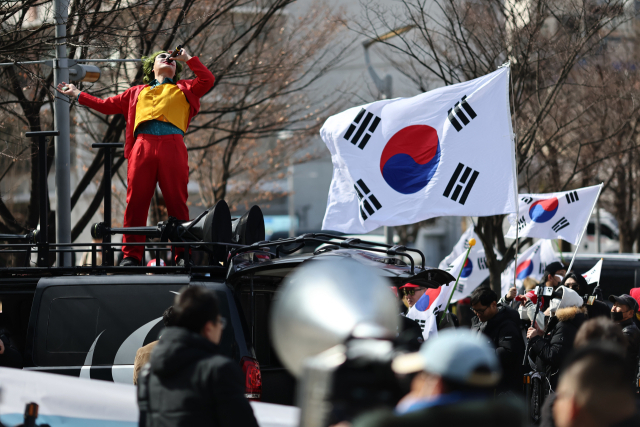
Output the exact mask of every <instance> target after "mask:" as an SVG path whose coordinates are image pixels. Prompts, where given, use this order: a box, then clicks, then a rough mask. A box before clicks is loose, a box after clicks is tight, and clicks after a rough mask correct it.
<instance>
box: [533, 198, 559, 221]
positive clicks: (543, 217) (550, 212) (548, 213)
mask: <svg viewBox="0 0 640 427" xmlns="http://www.w3.org/2000/svg"><path fill="white" fill-rule="evenodd" d="M556 212H558V198H557V197H552V198H550V199H544V200H538V201H537V202H534V203H533V204H532V205H531V206H530V207H529V217H531V220H532V221H533V222H537V223H542V222H547V221H549V220H550V219H551V218H553V216H554V215H555V214H556Z"/></svg>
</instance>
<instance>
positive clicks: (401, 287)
mask: <svg viewBox="0 0 640 427" xmlns="http://www.w3.org/2000/svg"><path fill="white" fill-rule="evenodd" d="M406 288H414V289H417V288H422V286H420V285H414V284H413V283H407V284H406V285H402V286H400V288H399V289H406Z"/></svg>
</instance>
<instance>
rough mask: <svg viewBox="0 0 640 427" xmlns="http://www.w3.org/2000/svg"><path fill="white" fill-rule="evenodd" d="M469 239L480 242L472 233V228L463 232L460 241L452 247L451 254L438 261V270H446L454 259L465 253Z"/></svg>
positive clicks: (474, 233) (473, 232)
mask: <svg viewBox="0 0 640 427" xmlns="http://www.w3.org/2000/svg"><path fill="white" fill-rule="evenodd" d="M470 239H476V242H480V239H479V238H478V236H477V235H476V232H475V231H473V227H468V228H467V229H466V230H465V231H464V233H462V236H460V240H458V243H456V245H455V246H454V247H453V250H452V251H451V253H450V254H449V255H447V256H446V257H445V259H443V260H442V261H440V264H439V265H438V268H439V269H440V270H446V269H447V268H449V266H450V265H451V264H452V263H453V261H455V259H456V258H458V257H459V256H460V254H463V253H465V252H467V248H468V247H469V245H468V243H469V240H470Z"/></svg>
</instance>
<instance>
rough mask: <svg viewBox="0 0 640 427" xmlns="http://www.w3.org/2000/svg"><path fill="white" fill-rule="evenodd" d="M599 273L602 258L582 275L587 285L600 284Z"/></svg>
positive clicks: (600, 271)
mask: <svg viewBox="0 0 640 427" xmlns="http://www.w3.org/2000/svg"><path fill="white" fill-rule="evenodd" d="M600 273H602V258H600V261H598V262H597V263H596V265H594V266H593V268H592V269H591V270H589V271H587V272H586V273H584V274H583V275H582V277H584V278H585V279H586V280H587V285H590V284H592V283H600Z"/></svg>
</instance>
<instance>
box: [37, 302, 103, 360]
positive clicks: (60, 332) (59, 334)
mask: <svg viewBox="0 0 640 427" xmlns="http://www.w3.org/2000/svg"><path fill="white" fill-rule="evenodd" d="M99 313H100V306H99V304H98V302H97V301H96V300H95V299H92V298H56V299H54V300H53V301H51V307H50V310H49V322H48V327H47V345H46V346H47V352H49V353H86V352H87V350H88V349H89V348H90V347H91V344H92V343H93V340H94V339H95V338H96V336H97V329H98V315H99ZM78 324H81V325H82V328H78V327H77V326H76V325H78Z"/></svg>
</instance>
